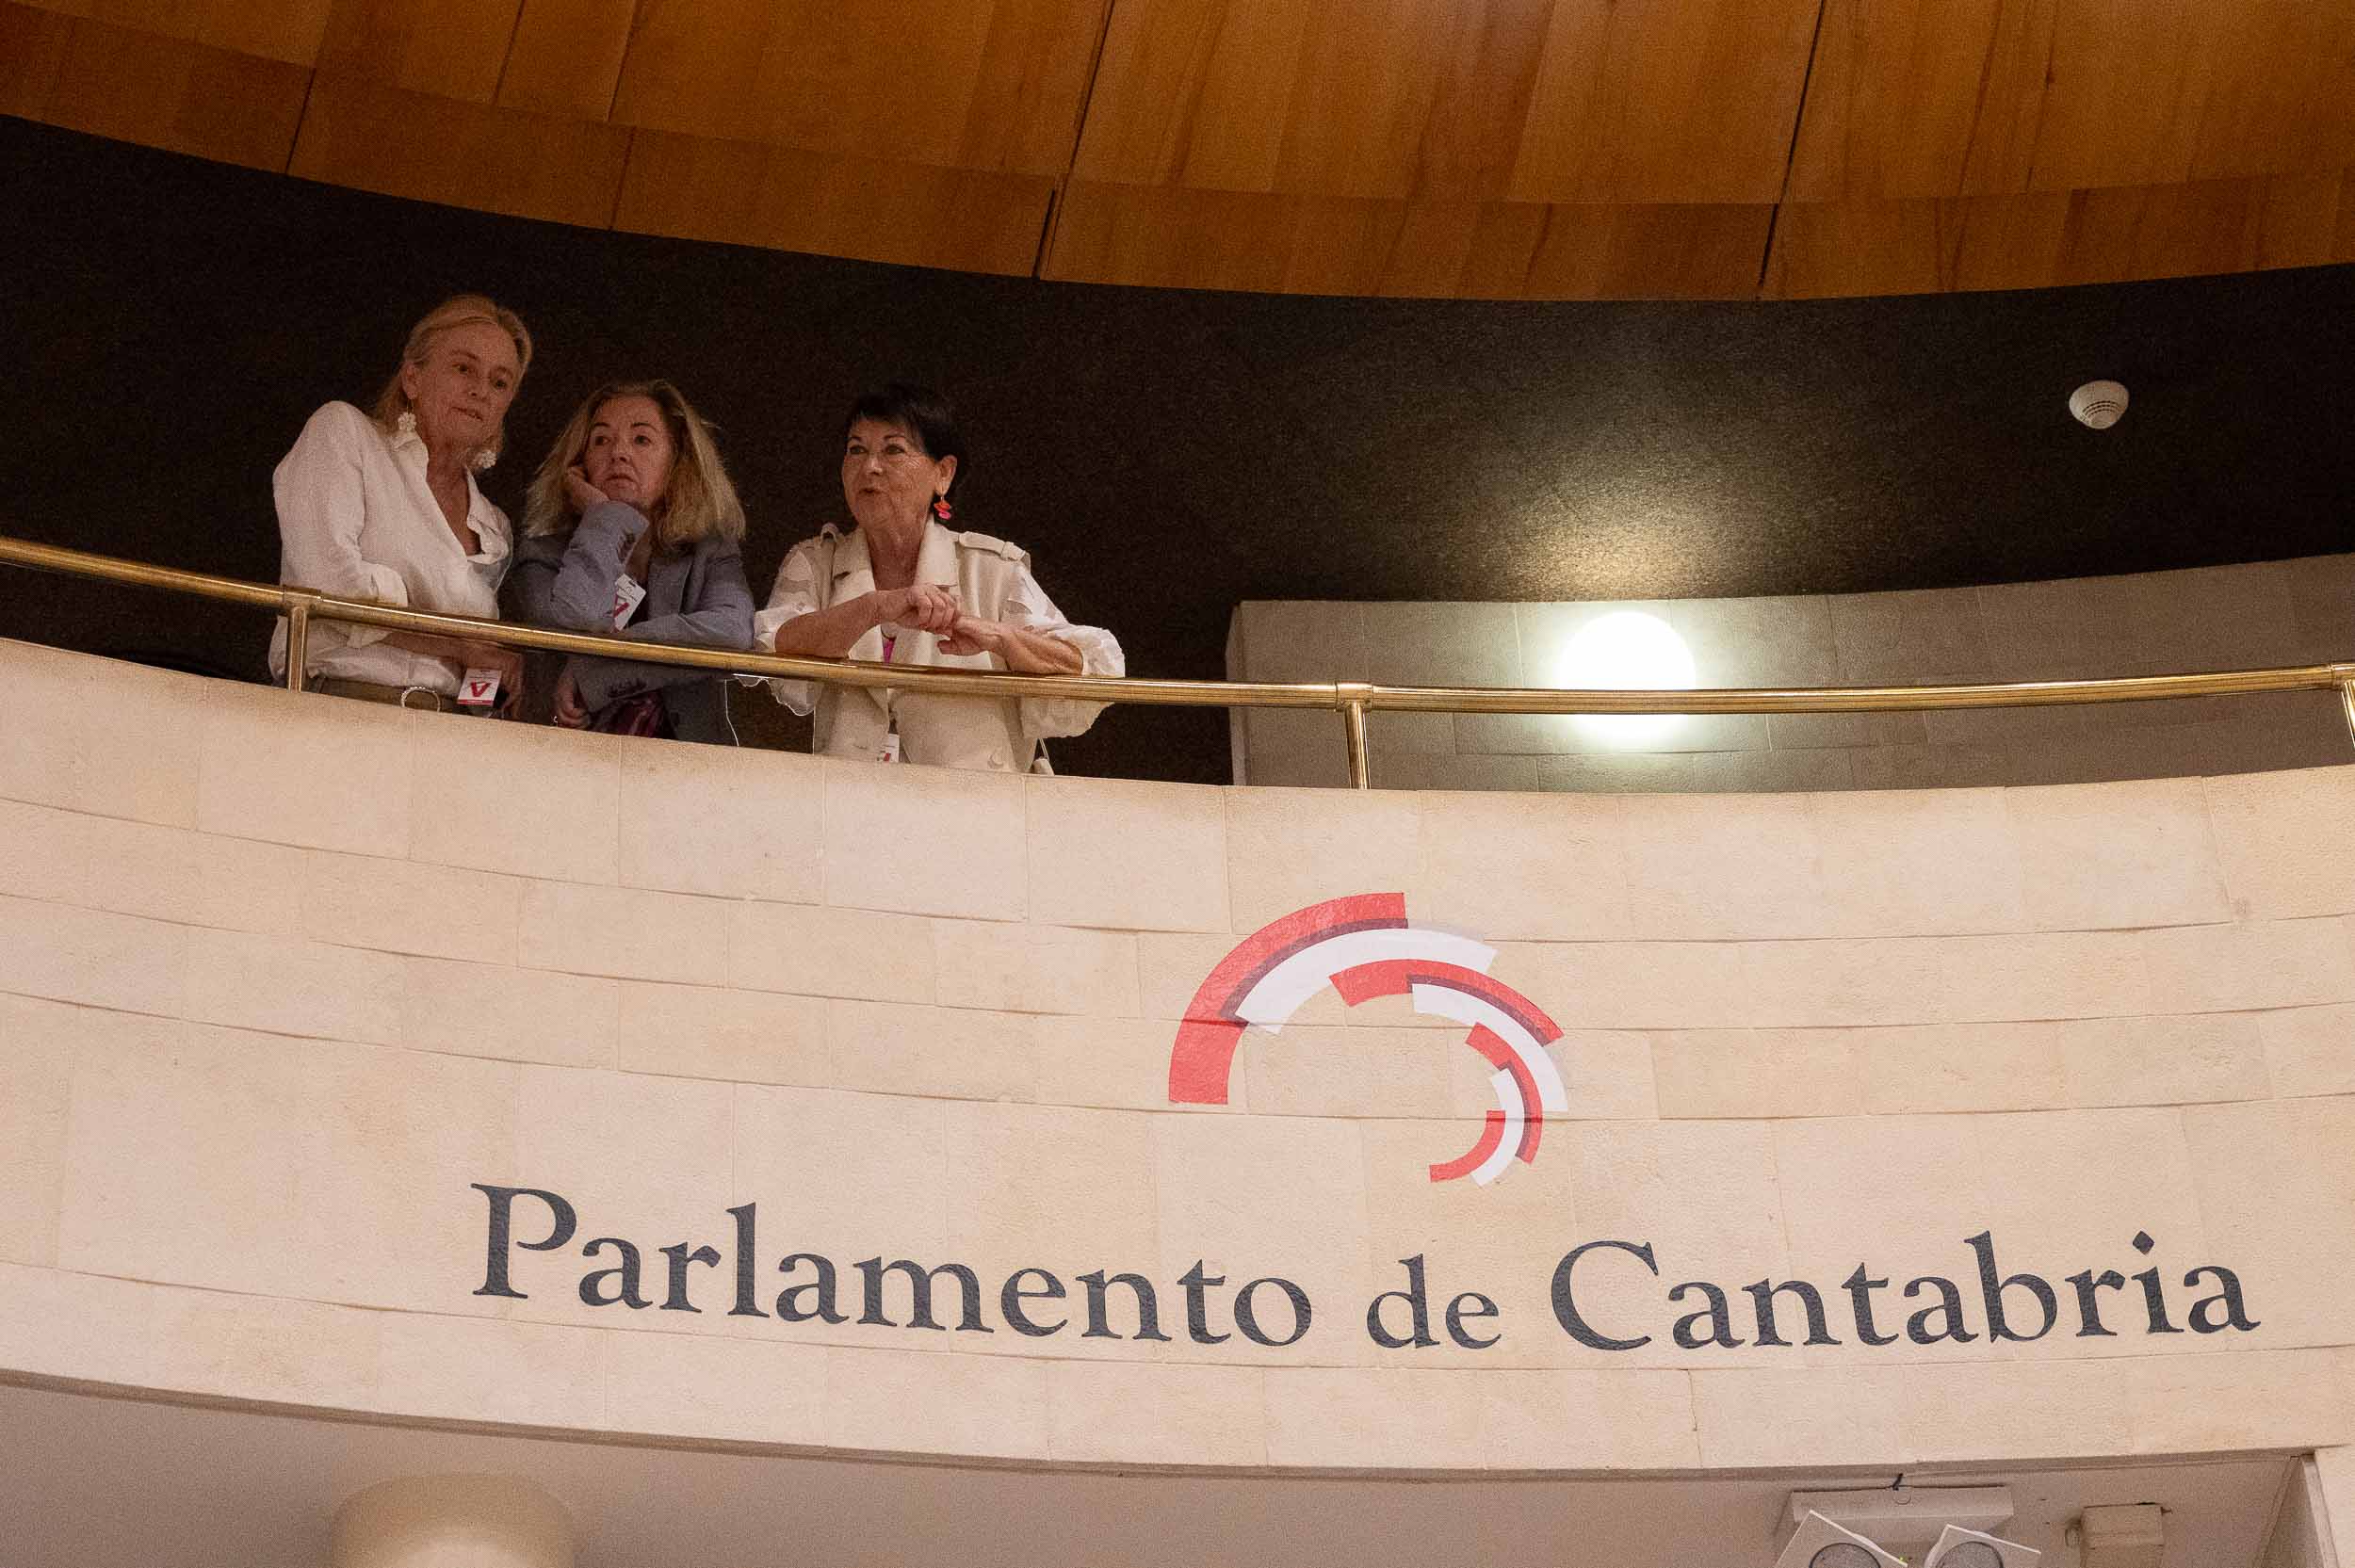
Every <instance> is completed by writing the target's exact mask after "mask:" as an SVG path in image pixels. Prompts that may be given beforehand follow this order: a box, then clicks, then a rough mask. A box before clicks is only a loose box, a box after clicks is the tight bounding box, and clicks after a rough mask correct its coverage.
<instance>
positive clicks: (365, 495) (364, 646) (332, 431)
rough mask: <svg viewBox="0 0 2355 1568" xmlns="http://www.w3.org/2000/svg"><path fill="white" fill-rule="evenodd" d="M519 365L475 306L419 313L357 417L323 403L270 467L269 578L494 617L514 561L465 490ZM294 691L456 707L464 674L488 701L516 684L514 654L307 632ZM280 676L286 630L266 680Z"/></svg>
mask: <svg viewBox="0 0 2355 1568" xmlns="http://www.w3.org/2000/svg"><path fill="white" fill-rule="evenodd" d="M530 364H531V334H530V333H529V332H528V331H525V330H524V324H523V322H522V321H521V320H519V319H517V317H516V315H515V313H514V312H512V311H510V310H505V309H502V308H501V307H500V306H498V305H496V304H494V303H493V302H492V301H491V300H489V299H484V298H483V297H482V296H481V295H479V294H462V295H459V296H457V297H456V298H454V299H446V300H444V301H443V302H442V303H440V304H439V305H436V306H435V307H434V308H433V309H432V310H431V311H430V312H428V313H427V315H426V316H425V319H424V320H422V321H419V322H418V323H417V324H416V326H415V327H414V329H413V330H412V331H410V333H409V342H408V346H407V347H406V348H403V349H402V350H401V355H400V364H399V365H398V368H396V369H395V370H394V372H393V376H392V380H389V381H387V382H386V383H385V385H384V390H383V391H382V393H381V394H379V395H378V396H377V399H376V407H375V409H374V410H373V411H372V412H367V413H363V412H361V411H360V410H358V409H356V408H354V407H352V406H351V405H350V404H349V403H330V404H328V405H327V406H326V407H324V408H322V409H320V410H319V411H318V412H317V413H314V414H313V415H312V416H311V418H310V421H309V423H307V424H305V425H304V426H303V428H302V434H301V436H300V437H299V438H298V439H297V440H296V442H295V444H294V449H293V450H292V451H290V452H288V453H287V454H286V456H285V458H284V461H281V462H280V463H279V465H278V471H277V473H276V475H275V476H274V482H273V490H274V492H275V494H276V497H277V502H278V537H279V543H280V548H281V552H282V553H281V556H280V566H279V573H278V580H279V581H281V582H283V583H287V584H290V585H293V586H296V587H300V588H310V589H317V590H319V591H320V592H322V593H328V594H333V595H334V596H336V597H338V598H345V599H371V600H374V601H376V602H377V603H379V604H386V605H400V606H408V607H410V608H413V609H423V610H440V611H445V612H447V613H449V614H454V615H475V616H483V617H489V618H495V617H496V616H497V615H498V589H499V582H500V579H502V578H504V577H505V576H506V575H507V568H508V566H509V563H510V562H511V560H512V556H513V534H512V530H511V529H510V528H509V526H508V522H507V514H506V513H505V512H502V511H501V510H499V509H498V508H496V507H495V506H493V505H492V504H491V503H490V502H489V501H487V500H485V499H484V498H483V495H482V492H481V491H480V490H479V488H477V486H476V484H475V479H474V476H475V474H476V472H477V471H478V470H480V469H485V468H488V467H490V466H491V463H492V461H494V460H495V459H496V457H497V456H498V450H499V444H500V442H501V440H502V439H503V438H504V434H505V429H504V423H503V422H504V420H505V418H506V415H507V406H508V404H509V403H510V402H512V401H513V399H514V396H515V388H516V387H517V385H518V384H520V383H521V382H522V380H523V378H524V371H525V370H526V369H527V368H528V366H529V365H530ZM309 645H310V647H309V657H308V659H307V660H306V668H305V670H304V671H303V674H304V677H305V679H304V684H305V685H306V686H308V687H310V688H311V689H313V690H317V691H328V692H333V693H334V694H336V695H337V696H343V697H359V698H364V699H365V700H367V701H370V702H380V703H400V704H402V705H404V706H419V707H438V708H443V709H446V710H447V709H452V708H455V707H456V706H457V702H456V699H457V693H458V685H459V678H460V676H461V675H462V674H463V672H464V671H467V670H469V669H474V670H493V671H497V672H498V675H499V687H498V692H497V703H498V705H499V706H500V707H501V708H505V707H507V706H509V705H511V704H512V703H513V702H514V700H515V698H516V696H517V695H518V693H519V692H520V690H521V688H522V686H523V658H522V655H520V654H519V653H517V652H515V651H513V650H511V649H507V648H502V647H499V646H498V645H497V644H495V643H490V642H479V641H475V640H472V639H456V638H446V637H433V636H428V635H425V634H423V633H416V632H386V631H382V630H378V629H376V628H374V627H368V626H351V625H344V624H340V623H336V622H325V621H314V622H312V623H311V629H310V639H309ZM285 668H286V628H285V624H284V622H280V624H279V627H278V632H277V635H276V636H275V637H274V638H273V639H271V642H270V669H271V671H273V672H274V673H276V674H278V675H279V676H280V677H281V678H282V679H283V678H284V674H285Z"/></svg>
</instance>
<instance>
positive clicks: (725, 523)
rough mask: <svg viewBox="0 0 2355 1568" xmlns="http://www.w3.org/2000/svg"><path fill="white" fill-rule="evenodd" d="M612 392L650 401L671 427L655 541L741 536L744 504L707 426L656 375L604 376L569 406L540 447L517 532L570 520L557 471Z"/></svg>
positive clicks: (676, 543)
mask: <svg viewBox="0 0 2355 1568" xmlns="http://www.w3.org/2000/svg"><path fill="white" fill-rule="evenodd" d="M616 397H644V398H648V399H650V400H652V402H653V403H654V406H655V407H656V408H658V409H660V410H661V411H662V423H663V425H664V427H665V428H667V429H669V431H670V432H671V481H670V483H669V484H668V485H667V486H665V487H664V489H663V492H662V500H661V502H660V503H659V504H658V507H657V508H656V513H657V515H656V516H655V519H654V538H655V542H656V543H657V544H658V545H659V546H660V547H662V548H663V549H665V550H679V549H684V548H686V547H687V546H688V545H690V544H693V543H696V542H699V541H701V540H703V539H706V538H707V537H709V536H710V535H712V534H718V535H719V536H720V537H721V538H722V539H724V540H726V541H727V542H729V543H731V544H734V543H736V542H739V541H740V540H742V539H743V537H744V503H743V502H741V501H739V500H738V499H737V497H736V485H735V483H734V482H733V481H731V480H730V479H729V478H728V471H727V466H726V465H725V464H724V463H723V462H721V461H720V448H719V446H718V445H716V444H715V443H714V442H713V441H712V439H711V427H710V426H709V425H707V424H705V423H704V417H703V415H701V414H699V413H697V412H695V410H694V408H693V406H692V405H691V404H690V403H689V402H688V401H687V398H686V397H685V396H684V395H682V394H681V393H680V391H679V389H678V388H676V387H674V386H673V385H672V384H671V383H670V382H668V381H662V380H655V381H611V382H609V383H607V384H606V385H604V386H601V387H599V388H597V390H596V391H594V392H593V393H591V394H590V395H589V398H588V401H586V402H584V403H582V404H581V405H580V407H579V408H578V409H577V410H576V411H575V412H574V413H573V417H572V422H571V423H570V424H567V425H566V426H565V427H564V433H563V434H562V435H560V436H558V437H557V438H556V445H554V446H551V447H549V448H548V455H547V458H546V461H544V462H542V463H541V464H540V472H539V473H537V474H535V475H533V476H532V477H531V491H530V493H529V495H528V497H527V499H526V501H525V504H524V532H525V533H527V534H529V535H531V536H533V537H535V538H540V537H544V536H546V535H548V534H555V533H561V532H563V531H564V530H565V529H567V528H569V527H571V526H572V525H573V523H574V521H575V516H574V512H573V501H572V497H571V495H570V494H568V493H566V492H565V489H564V471H565V470H566V469H568V468H570V467H572V466H573V465H574V464H576V463H577V462H579V461H580V455H581V453H582V452H583V451H585V450H587V449H588V445H589V427H590V426H591V425H592V424H593V423H594V422H595V420H596V417H597V411H598V410H599V409H601V408H603V407H605V405H606V404H608V403H610V402H611V401H613V399H615V398H616Z"/></svg>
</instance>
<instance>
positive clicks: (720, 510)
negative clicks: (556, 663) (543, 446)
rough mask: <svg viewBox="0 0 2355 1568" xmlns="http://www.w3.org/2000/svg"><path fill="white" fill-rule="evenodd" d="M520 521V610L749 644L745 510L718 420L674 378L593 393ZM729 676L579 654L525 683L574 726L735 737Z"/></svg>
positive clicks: (580, 627) (539, 620) (590, 626)
mask: <svg viewBox="0 0 2355 1568" xmlns="http://www.w3.org/2000/svg"><path fill="white" fill-rule="evenodd" d="M524 532H525V535H526V538H525V540H524V542H523V546H522V548H521V549H520V550H519V551H518V552H517V553H516V561H515V572H514V577H513V582H514V587H515V596H516V598H517V600H518V602H519V606H520V608H521V610H522V618H523V619H524V620H526V621H529V622H534V623H536V624H539V625H544V626H556V627H560V628H562V629H563V630H566V631H580V632H609V633H611V634H613V635H614V636H617V637H625V638H632V639H638V640H641V641H646V642H671V643H681V644H685V645H688V646H691V647H699V648H749V647H751V646H752V637H753V595H752V589H751V588H750V586H749V585H748V584H747V583H746V582H745V580H744V560H743V557H742V555H741V554H740V551H739V546H740V545H741V544H742V542H743V538H744V507H743V504H742V503H741V502H740V501H739V500H738V499H737V496H736V487H735V485H733V484H731V483H730V482H729V480H728V475H727V470H726V468H725V467H723V465H722V464H721V461H720V452H719V448H718V447H717V446H715V445H713V444H712V440H711V430H710V428H709V427H708V426H707V425H706V424H705V423H704V421H703V419H702V418H701V416H699V415H698V414H697V413H696V412H695V411H694V409H693V408H692V407H690V405H689V403H688V401H687V399H686V398H685V397H683V396H680V395H679V390H678V388H676V387H674V386H673V385H672V384H671V383H670V382H668V381H620V382H615V383H614V384H612V385H610V386H605V387H600V388H598V389H597V391H595V392H593V393H592V394H591V395H590V396H589V400H588V401H587V402H585V403H583V404H581V406H580V409H579V411H578V412H576V413H575V414H574V415H573V418H572V422H571V423H570V424H568V425H566V426H565V427H564V433H563V434H562V435H560V436H559V437H558V438H557V442H556V445H555V447H554V448H553V449H552V450H550V451H549V453H548V456H547V461H544V462H543V463H542V464H541V465H540V472H539V474H538V475H537V476H535V477H533V479H532V481H531V494H530V498H529V503H528V507H527V509H526V511H525V513H524ZM550 657H551V659H553V657H554V655H550ZM724 683H725V677H724V676H720V675H709V674H706V673H704V672H703V671H695V670H688V669H683V668H680V667H679V666H676V665H659V664H632V663H629V662H627V661H625V660H621V659H603V658H582V657H573V658H566V659H563V660H562V667H561V671H560V673H558V674H557V675H556V676H555V678H554V679H553V680H548V679H544V678H535V679H533V680H531V681H530V682H528V685H527V689H533V690H538V691H545V692H547V693H549V697H548V699H547V701H546V712H545V714H544V717H547V718H549V719H553V720H554V721H555V722H556V723H558V724H561V725H564V726H565V727H567V728H570V729H592V730H605V731H609V732H612V733H616V734H621V735H645V736H666V737H674V738H676V739H679V740H702V741H709V742H713V743H716V744H719V745H732V744H734V742H735V739H736V732H735V730H734V728H733V727H732V726H731V725H730V724H729V722H728V708H727V692H726V688H725V684H724Z"/></svg>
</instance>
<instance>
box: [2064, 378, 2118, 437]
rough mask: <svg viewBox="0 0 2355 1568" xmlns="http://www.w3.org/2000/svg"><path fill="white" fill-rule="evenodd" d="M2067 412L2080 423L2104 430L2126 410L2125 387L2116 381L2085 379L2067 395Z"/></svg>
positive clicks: (2113, 423) (2115, 421) (2116, 421)
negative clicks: (2074, 416)
mask: <svg viewBox="0 0 2355 1568" xmlns="http://www.w3.org/2000/svg"><path fill="white" fill-rule="evenodd" d="M2069 412H2071V413H2073V414H2075V415H2076V416H2077V423H2079V424H2080V425H2083V426H2086V427H2087V428H2089V429H2095V430H2106V429H2108V428H2110V427H2111V426H2113V425H2115V424H2117V423H2118V421H2119V416H2120V415H2121V414H2123V413H2124V412H2126V389H2125V388H2124V387H2123V386H2121V385H2120V384H2119V383H2118V382H2116V381H2087V383H2086V384H2085V385H2083V386H2081V387H2079V388H2078V389H2077V390H2076V391H2074V392H2072V393H2071V394H2070V395H2069Z"/></svg>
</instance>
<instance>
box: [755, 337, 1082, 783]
mask: <svg viewBox="0 0 2355 1568" xmlns="http://www.w3.org/2000/svg"><path fill="white" fill-rule="evenodd" d="M964 452H965V447H964V443H963V441H962V439H961V438H960V437H959V435H958V433H957V427H956V419H955V415H954V414H953V412H951V411H950V407H949V403H948V400H947V399H946V398H944V397H942V396H940V395H939V394H937V393H934V392H931V391H929V390H927V389H925V388H923V387H917V386H909V385H906V384H904V383H900V382H895V383H893V384H892V385H890V386H887V387H884V388H882V389H880V390H878V391H874V392H870V393H868V394H867V395H865V396H862V397H860V398H859V399H858V401H857V402H855V403H854V404H853V405H852V407H851V415H850V418H849V419H847V420H846V421H844V424H843V443H842V495H843V499H844V500H845V501H847V502H848V503H849V504H850V509H851V516H852V517H853V519H854V520H855V522H856V527H855V528H853V530H852V531H851V532H850V533H847V534H845V533H843V532H841V531H840V530H839V529H837V528H836V527H835V526H834V525H832V524H829V525H826V527H825V528H823V529H822V530H820V533H819V534H818V536H817V537H816V538H814V539H805V540H804V541H803V542H801V543H799V544H797V545H795V546H794V547H793V549H792V550H791V552H789V553H788V555H787V556H786V558H785V564H784V565H783V566H781V567H779V568H778V570H777V580H776V586H775V587H774V588H773V589H772V590H771V591H770V594H769V605H768V607H767V608H766V609H764V610H762V611H761V612H760V613H759V614H758V615H756V616H755V617H754V618H753V640H754V645H755V647H760V648H770V649H774V650H775V651H776V652H777V653H780V654H785V655H795V656H801V657H824V658H840V657H844V656H846V655H847V656H848V657H851V658H855V659H867V660H870V661H874V662H877V663H884V664H922V665H941V666H948V667H952V668H960V669H967V670H1003V671H1015V672H1016V673H1019V674H1033V675H1049V674H1054V675H1079V674H1088V675H1119V674H1121V673H1123V672H1124V671H1125V668H1126V667H1125V664H1124V662H1123V660H1122V658H1121V654H1120V644H1119V643H1118V642H1117V641H1115V640H1113V635H1112V634H1111V633H1110V632H1107V631H1104V630H1103V629H1101V628H1100V627H1096V626H1075V625H1073V624H1072V623H1071V622H1068V621H1066V620H1064V616H1063V612H1062V611H1061V610H1058V609H1057V608H1056V607H1055V605H1054V601H1052V600H1050V599H1049V598H1048V597H1047V593H1046V590H1044V589H1042V588H1040V587H1039V585H1038V579H1037V578H1036V577H1034V576H1032V575H1031V558H1030V555H1029V553H1028V552H1026V551H1024V550H1022V549H1020V548H1018V547H1017V546H1015V545H1013V544H1009V543H1007V542H1005V541H1004V540H1001V539H993V538H991V537H990V536H988V535H987V534H977V533H961V532H957V531H955V530H953V529H950V528H949V527H947V526H946V524H947V523H948V521H949V518H950V496H951V494H952V493H953V492H954V489H955V486H956V481H957V469H958V466H959V464H960V462H961V461H962V460H963V458H964ZM770 687H771V690H773V691H774V692H775V693H776V697H777V701H779V702H781V703H785V704H786V705H787V706H788V707H789V708H791V709H792V710H793V711H794V712H796V713H809V712H811V711H812V710H813V707H814V709H815V712H816V715H817V721H816V750H817V751H819V752H822V753H825V754H827V755H830V756H838V757H864V758H869V759H871V760H875V761H881V762H920V763H929V764H932V765H934V766H935V767H942V768H987V769H995V770H998V771H1001V772H1005V771H1012V772H1022V771H1027V770H1031V769H1032V768H1040V769H1042V770H1043V769H1044V767H1045V759H1044V757H1043V756H1041V755H1040V753H1039V750H1038V743H1039V741H1041V740H1042V739H1051V738H1052V737H1054V736H1073V735H1078V734H1080V732H1082V731H1084V730H1085V729H1086V728H1087V727H1088V726H1089V725H1090V724H1092V723H1094V722H1095V721H1096V715H1097V714H1099V713H1101V712H1102V711H1103V709H1104V705H1103V704H1102V703H1080V702H1073V701H1070V700H1067V699H1053V698H1025V699H1021V700H1006V701H992V700H991V699H988V698H983V697H927V696H919V695H918V694H915V693H912V692H906V691H901V690H898V689H896V688H893V689H885V688H883V687H837V686H827V685H823V684H820V683H813V682H807V681H786V680H776V681H771V682H770Z"/></svg>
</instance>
